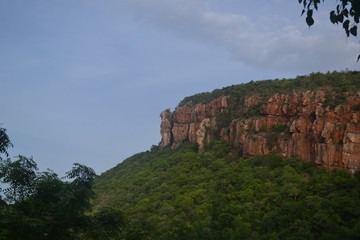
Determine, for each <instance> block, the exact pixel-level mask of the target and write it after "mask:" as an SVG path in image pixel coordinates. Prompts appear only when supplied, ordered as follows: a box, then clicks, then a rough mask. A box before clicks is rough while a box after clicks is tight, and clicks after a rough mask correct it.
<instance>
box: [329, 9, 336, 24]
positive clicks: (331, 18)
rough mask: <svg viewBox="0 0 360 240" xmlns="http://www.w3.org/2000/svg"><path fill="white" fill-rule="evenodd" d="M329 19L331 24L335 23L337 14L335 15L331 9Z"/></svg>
mask: <svg viewBox="0 0 360 240" xmlns="http://www.w3.org/2000/svg"><path fill="white" fill-rule="evenodd" d="M330 21H331V22H332V23H333V24H335V23H337V16H336V14H335V11H331V12H330Z"/></svg>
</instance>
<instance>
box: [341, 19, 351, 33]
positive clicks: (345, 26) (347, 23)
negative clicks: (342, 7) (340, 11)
mask: <svg viewBox="0 0 360 240" xmlns="http://www.w3.org/2000/svg"><path fill="white" fill-rule="evenodd" d="M349 24H350V21H349V20H346V21H345V22H344V23H343V28H344V29H345V30H346V31H349Z"/></svg>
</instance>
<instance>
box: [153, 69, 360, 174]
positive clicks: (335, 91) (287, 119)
mask: <svg viewBox="0 0 360 240" xmlns="http://www.w3.org/2000/svg"><path fill="white" fill-rule="evenodd" d="M359 86H360V74H359V73H358V72H346V73H329V74H320V73H317V74H311V75H310V76H303V77H298V78H296V79H289V80H274V81H270V80H269V81H259V82H250V83H247V84H242V85H236V86H231V87H228V88H224V89H222V90H215V91H213V92H212V93H204V94H200V95H195V96H193V97H188V98H185V99H184V100H183V101H182V104H180V105H181V106H179V107H177V108H176V109H175V110H174V112H170V110H166V111H164V112H162V113H161V119H162V121H161V136H162V140H161V143H160V148H163V147H165V146H168V145H169V146H172V148H176V147H177V146H178V145H180V144H181V143H182V142H184V141H185V142H186V141H187V142H191V143H196V144H198V145H199V146H200V149H201V148H203V146H204V145H206V144H207V143H209V142H211V141H212V140H213V139H222V140H224V141H226V142H229V143H230V144H231V145H232V146H234V147H237V148H239V149H240V150H241V151H242V156H243V157H252V156H257V155H263V154H267V153H269V152H271V151H276V152H278V153H280V154H281V155H282V156H284V157H291V156H292V155H294V154H295V155H297V156H299V158H300V159H302V160H304V161H307V162H313V163H316V164H317V165H320V166H323V167H325V168H326V169H328V170H332V169H334V168H346V169H349V171H350V172H352V173H355V172H356V171H357V170H358V169H359V168H360V124H359V121H360V111H359V110H360V95H359ZM225 94H228V95H225ZM205 96H206V98H205ZM216 97H217V98H216ZM196 102H197V104H195V103H196Z"/></svg>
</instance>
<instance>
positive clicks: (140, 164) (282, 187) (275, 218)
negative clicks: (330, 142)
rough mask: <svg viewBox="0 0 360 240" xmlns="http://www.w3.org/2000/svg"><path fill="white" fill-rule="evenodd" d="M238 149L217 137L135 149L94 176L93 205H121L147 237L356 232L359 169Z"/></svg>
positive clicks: (347, 235)
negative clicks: (201, 143)
mask: <svg viewBox="0 0 360 240" xmlns="http://www.w3.org/2000/svg"><path fill="white" fill-rule="evenodd" d="M275 128H276V129H275V130H276V131H280V132H282V131H286V130H287V127H286V126H285V125H282V124H278V125H276V127H275ZM239 156H240V153H239V152H238V149H234V148H232V147H231V146H229V145H228V144H226V143H223V142H221V141H213V142H212V143H210V144H208V145H207V146H206V147H205V150H204V152H203V153H202V154H200V153H198V152H197V147H196V146H194V145H192V144H183V145H181V146H180V147H178V148H177V149H176V150H170V149H163V150H157V149H153V150H152V151H147V152H143V153H139V154H136V155H134V156H132V157H130V158H128V159H127V160H125V161H124V162H122V163H121V164H119V165H118V166H116V167H115V168H113V169H111V170H109V171H107V172H105V173H104V174H102V175H101V176H100V177H98V178H96V180H95V185H94V191H95V192H96V193H97V195H98V198H97V199H95V201H94V204H95V207H96V208H101V207H102V206H111V207H113V208H117V209H119V210H121V211H123V212H124V213H125V214H126V215H127V216H128V217H129V218H131V219H132V222H133V224H134V225H135V226H141V227H142V228H143V229H144V228H145V229H146V231H147V232H146V234H145V235H144V236H143V238H146V237H147V239H359V237H360V201H359V200H360V177H359V176H358V175H356V176H355V177H352V176H350V175H349V173H348V172H347V171H346V170H336V171H334V172H330V173H329V172H326V171H325V170H324V169H322V168H316V167H314V166H313V165H312V164H310V163H307V162H302V161H298V160H297V159H296V158H295V157H294V158H291V159H284V158H282V157H280V156H279V155H277V154H269V155H265V156H261V157H253V158H250V159H241V158H240V157H239ZM145 236H146V237H145Z"/></svg>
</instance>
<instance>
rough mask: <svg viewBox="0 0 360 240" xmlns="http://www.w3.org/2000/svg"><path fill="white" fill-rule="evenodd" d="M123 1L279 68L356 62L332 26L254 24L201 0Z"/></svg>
mask: <svg viewBox="0 0 360 240" xmlns="http://www.w3.org/2000/svg"><path fill="white" fill-rule="evenodd" d="M127 3H128V4H129V5H130V6H131V7H132V9H133V10H134V11H135V16H136V18H137V19H142V21H145V22H146V23H148V22H150V23H152V24H155V25H157V26H160V27H161V28H163V29H166V30H167V31H173V32H176V33H177V34H182V35H186V36H187V37H191V38H195V39H197V40H201V41H206V42H208V43H211V44H215V45H218V46H221V47H224V48H226V49H227V50H228V51H229V52H230V53H231V55H232V57H233V58H234V59H236V60H238V61H241V62H243V63H245V64H249V65H253V66H257V67H266V68H270V69H274V70H279V71H284V72H300V71H306V72H311V71H327V70H333V69H345V68H350V69H354V68H356V67H357V64H356V63H355V59H356V56H357V53H358V52H359V46H358V45H357V44H355V43H354V42H351V41H349V40H348V39H346V37H345V35H344V34H342V33H339V32H338V31H336V30H335V28H334V29H330V31H328V32H326V31H325V33H324V31H323V29H322V30H321V33H320V31H319V32H318V31H317V30H316V29H315V30H313V29H310V30H308V31H304V30H306V26H305V22H303V25H302V26H300V27H298V26H296V25H288V26H285V25H283V26H278V29H273V30H271V29H268V28H264V26H262V25H259V24H256V23H255V21H252V20H253V19H251V18H252V17H251V16H244V15H237V14H232V13H223V12H221V13H220V12H214V11H210V9H209V7H208V6H207V5H206V3H205V2H204V1H199V0H197V1H195V0H153V1H146V0H131V1H128V2H127ZM272 14H274V12H273V13H272ZM321 16H322V15H321V14H320V17H321ZM322 20H323V19H320V20H319V22H321V21H322ZM324 22H325V20H324ZM262 24H264V25H266V24H267V23H266V22H263V23H262ZM260 29H261V30H260ZM264 29H266V31H264ZM301 29H302V30H303V31H301Z"/></svg>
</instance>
